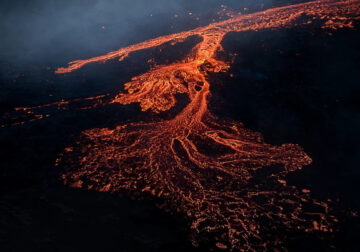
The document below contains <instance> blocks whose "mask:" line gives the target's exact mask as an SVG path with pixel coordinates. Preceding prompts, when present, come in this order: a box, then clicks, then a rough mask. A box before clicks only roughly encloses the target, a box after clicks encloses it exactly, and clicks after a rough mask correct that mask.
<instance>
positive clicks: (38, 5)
mask: <svg viewBox="0 0 360 252" xmlns="http://www.w3.org/2000/svg"><path fill="white" fill-rule="evenodd" d="M261 3H263V4H264V3H265V4H266V5H270V4H271V1H270V0H265V1H258V0H256V1H250V0H245V1H238V0H224V1H221V0H220V1H219V0H206V1H205V0H197V1H193V0H177V1H168V0H152V1H148V0H120V1H119V0H118V1H116V0H76V1H74V0H62V1H56V0H32V1H28V0H20V1H10V0H8V1H1V3H0V30H1V33H2V36H1V37H2V39H1V41H0V59H1V61H2V62H8V63H11V64H12V66H20V65H22V66H28V65H31V64H38V65H49V66H50V65H63V64H65V63H66V62H68V61H70V60H73V59H77V58H85V57H89V56H94V55H99V54H103V53H106V52H108V51H110V50H115V49H118V48H119V47H121V46H124V45H128V44H129V43H134V42H140V41H142V40H144V39H148V38H150V37H155V36H159V35H162V34H166V33H172V32H176V31H181V30H183V29H190V28H194V27H195V26H198V25H202V24H204V23H206V22H208V20H204V18H203V17H204V16H206V15H207V14H209V13H214V12H215V11H217V10H219V9H220V8H221V6H222V5H226V6H228V8H231V9H234V10H243V8H244V7H245V6H247V7H249V6H250V7H251V6H259V4H261ZM190 12H191V13H194V15H193V16H192V17H189V16H187V15H188V13H190ZM197 17H200V18H197Z"/></svg>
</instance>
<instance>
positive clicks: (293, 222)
mask: <svg viewBox="0 0 360 252" xmlns="http://www.w3.org/2000/svg"><path fill="white" fill-rule="evenodd" d="M359 6H360V1H359V0H350V1H331V0H330V1H327V0H326V1H315V2H308V3H302V4H297V5H291V6H286V7H280V8H274V9H270V10H266V11H262V12H258V13H253V14H249V15H238V16H235V17H233V18H231V19H228V20H226V21H222V22H218V23H213V24H210V25H208V26H205V27H201V28H197V29H194V30H191V31H186V32H181V33H176V34H171V35H167V36H162V37H158V38H155V39H151V40H148V41H145V42H143V43H139V44H136V45H131V46H128V47H125V48H121V49H119V50H117V51H114V52H110V53H108V54H106V55H103V56H99V57H94V58H91V59H87V60H76V61H73V62H70V63H69V66H68V67H65V68H59V69H58V70H57V71H56V73H58V74H62V73H69V72H71V71H74V70H76V69H79V68H81V67H83V66H84V65H86V64H89V63H94V62H105V61H107V60H110V59H114V58H119V60H123V59H124V58H125V57H127V56H129V54H130V53H132V52H135V51H138V50H142V49H146V48H150V47H156V46H160V45H162V44H164V43H167V42H170V41H172V42H174V43H177V42H179V41H182V40H184V39H186V38H187V37H189V36H193V35H196V36H200V37H201V38H202V41H201V42H199V43H198V44H197V45H196V46H195V47H194V48H193V50H192V52H191V53H190V54H189V55H188V56H187V57H185V58H186V59H183V60H180V61H178V62H177V63H173V64H170V65H162V66H156V67H154V68H152V69H151V70H149V71H148V72H146V73H144V74H141V75H139V76H136V77H134V78H132V80H131V81H130V82H128V83H126V84H125V89H126V90H127V93H120V94H118V95H117V96H116V97H114V98H113V99H112V100H111V103H121V104H129V103H140V106H141V109H142V110H143V111H147V110H151V111H153V112H156V113H160V112H162V111H166V110H169V109H170V108H172V107H173V106H174V105H175V103H176V99H175V96H174V95H175V94H177V93H186V94H187V95H188V96H189V98H190V102H189V104H187V106H186V107H185V108H184V109H183V110H182V111H181V112H180V113H179V114H178V115H176V116H175V117H174V118H173V119H171V120H165V121H159V122H152V123H132V124H125V125H120V126H118V127H116V129H106V128H105V129H91V130H86V131H84V132H83V134H82V137H81V140H80V141H79V142H78V143H77V145H75V146H74V147H69V148H67V149H66V150H65V152H64V153H63V154H61V155H60V157H59V159H58V160H57V165H61V166H62V167H63V168H64V173H63V175H62V179H63V181H64V183H65V184H67V185H70V186H73V187H80V188H86V189H92V190H98V191H107V192H126V193H129V194H130V195H134V196H139V197H144V196H145V197H148V196H150V197H156V198H160V199H161V201H160V202H161V203H159V206H160V207H161V208H163V209H170V210H176V211H178V212H181V213H182V214H184V215H185V216H187V218H188V220H189V222H190V223H191V225H190V226H191V231H192V241H193V243H194V245H196V244H199V243H201V242H202V241H204V240H206V239H210V243H213V246H214V247H217V248H218V249H228V250H259V249H260V250H264V249H266V248H271V247H277V248H281V247H282V242H283V241H282V238H281V237H282V235H281V234H279V235H275V236H276V237H277V238H274V235H272V236H271V235H269V234H274V233H276V230H300V231H305V232H312V231H315V230H321V231H332V226H331V223H332V219H331V216H329V214H328V207H327V204H326V203H325V202H318V201H316V200H314V199H311V198H310V192H309V190H307V189H303V190H299V189H297V188H294V187H292V186H287V184H286V175H287V174H288V173H289V172H291V171H295V170H298V169H301V167H303V166H305V165H308V164H310V163H311V159H310V157H308V156H307V155H306V153H305V152H304V151H303V150H302V148H301V147H299V146H298V145H296V144H283V145H281V146H270V145H269V144H266V143H265V142H264V141H263V139H262V137H261V135H260V134H259V133H255V132H252V131H250V130H247V129H245V128H244V127H243V125H242V124H241V123H238V122H232V121H222V120H220V119H219V118H217V117H215V116H214V115H212V114H211V113H210V112H209V110H208V107H207V106H208V99H209V98H210V89H209V87H210V83H209V80H208V78H207V75H208V73H209V72H219V71H226V69H227V68H228V64H227V63H226V62H223V61H220V60H218V59H216V53H217V52H218V51H219V50H221V41H222V39H223V38H224V36H225V35H226V34H227V33H229V32H232V31H235V32H242V31H249V30H255V31H257V30H264V29H283V28H288V27H294V26H300V25H306V24H308V23H309V22H313V21H315V20H316V21H319V22H320V23H321V24H320V25H323V28H332V29H337V28H342V27H350V28H351V27H352V22H353V21H354V20H356V19H359V14H360V11H359ZM266 171H269V172H268V173H267V172H266ZM259 178H261V179H259ZM306 205H317V206H320V207H321V209H322V210H321V211H318V212H317V213H306V211H305V210H304V206H306ZM314 216H315V217H314ZM274 230H275V231H274ZM209 237H210V238H209Z"/></svg>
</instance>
